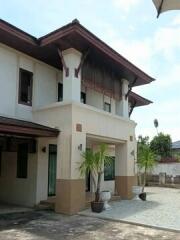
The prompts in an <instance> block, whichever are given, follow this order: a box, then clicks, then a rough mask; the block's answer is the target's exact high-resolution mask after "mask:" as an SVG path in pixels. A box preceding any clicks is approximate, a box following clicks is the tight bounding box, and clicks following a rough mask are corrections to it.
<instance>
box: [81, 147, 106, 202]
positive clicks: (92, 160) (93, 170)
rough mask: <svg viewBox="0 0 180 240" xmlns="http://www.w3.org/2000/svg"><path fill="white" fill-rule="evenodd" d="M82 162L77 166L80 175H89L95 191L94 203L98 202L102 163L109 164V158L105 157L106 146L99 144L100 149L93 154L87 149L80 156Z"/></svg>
mask: <svg viewBox="0 0 180 240" xmlns="http://www.w3.org/2000/svg"><path fill="white" fill-rule="evenodd" d="M82 157H83V161H82V163H81V164H80V166H79V170H80V174H81V175H82V176H83V175H85V174H86V173H87V174H89V173H90V174H91V177H92V180H93V184H94V187H95V188H96V191H95V202H99V200H100V185H101V177H102V174H103V173H104V162H105V161H107V163H110V160H109V159H110V157H108V156H107V145H106V144H101V145H100V149H99V151H97V152H93V150H91V149H87V150H86V151H85V152H83V154H82Z"/></svg>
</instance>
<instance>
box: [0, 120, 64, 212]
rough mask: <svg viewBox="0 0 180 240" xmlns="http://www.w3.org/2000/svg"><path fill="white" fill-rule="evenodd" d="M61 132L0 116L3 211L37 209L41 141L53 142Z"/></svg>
mask: <svg viewBox="0 0 180 240" xmlns="http://www.w3.org/2000/svg"><path fill="white" fill-rule="evenodd" d="M58 133H59V131H58V130H57V129H53V128H49V127H46V126H43V125H39V124H36V123H32V122H28V121H23V120H18V119H14V118H7V117H0V202H1V204H0V209H1V206H2V211H3V209H4V211H7V208H8V209H9V210H10V211H11V210H13V209H14V206H26V207H33V206H34V205H35V204H36V203H37V200H38V194H37V192H38V165H39V156H40V152H42V147H41V141H42V140H41V139H44V138H50V139H53V137H57V135H58ZM46 194H47V193H46ZM6 206H7V207H6ZM8 206H9V207H8ZM17 208H18V207H17ZM17 208H16V207H15V209H17Z"/></svg>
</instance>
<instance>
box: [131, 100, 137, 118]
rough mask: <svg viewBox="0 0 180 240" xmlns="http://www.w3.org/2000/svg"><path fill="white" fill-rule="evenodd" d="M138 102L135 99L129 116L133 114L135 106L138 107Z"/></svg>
mask: <svg viewBox="0 0 180 240" xmlns="http://www.w3.org/2000/svg"><path fill="white" fill-rule="evenodd" d="M136 104H137V102H136V101H134V103H133V104H132V106H131V109H130V111H129V117H130V116H131V114H132V112H133V110H134V108H135V107H136Z"/></svg>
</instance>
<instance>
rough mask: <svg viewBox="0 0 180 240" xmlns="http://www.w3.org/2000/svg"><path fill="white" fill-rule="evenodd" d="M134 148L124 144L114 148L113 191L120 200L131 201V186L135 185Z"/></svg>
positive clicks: (131, 145)
mask: <svg viewBox="0 0 180 240" xmlns="http://www.w3.org/2000/svg"><path fill="white" fill-rule="evenodd" d="M134 146H135V145H134V144H130V143H128V142H126V143H123V144H118V145H116V147H115V158H116V159H115V191H116V193H117V194H118V195H120V196H121V197H122V199H131V198H132V197H133V195H132V186H133V185H137V176H136V174H135V168H134V166H135V165H134V164H135V159H134V154H135V153H134V151H135V149H134Z"/></svg>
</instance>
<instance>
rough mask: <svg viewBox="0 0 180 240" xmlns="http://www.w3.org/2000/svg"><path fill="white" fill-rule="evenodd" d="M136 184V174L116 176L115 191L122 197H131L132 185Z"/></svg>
mask: <svg viewBox="0 0 180 240" xmlns="http://www.w3.org/2000/svg"><path fill="white" fill-rule="evenodd" d="M134 185H137V176H116V177H115V191H116V192H117V194H118V195H120V196H121V198H122V199H132V198H133V194H132V186H134Z"/></svg>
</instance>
